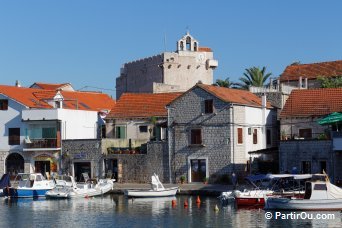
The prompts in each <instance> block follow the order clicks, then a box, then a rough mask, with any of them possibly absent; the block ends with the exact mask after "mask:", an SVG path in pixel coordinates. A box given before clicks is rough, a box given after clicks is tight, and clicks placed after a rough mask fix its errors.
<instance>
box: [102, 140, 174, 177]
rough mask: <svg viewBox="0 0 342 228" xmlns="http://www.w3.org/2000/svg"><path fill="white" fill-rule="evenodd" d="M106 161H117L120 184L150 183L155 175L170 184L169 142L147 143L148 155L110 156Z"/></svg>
mask: <svg viewBox="0 0 342 228" xmlns="http://www.w3.org/2000/svg"><path fill="white" fill-rule="evenodd" d="M105 159H106V160H112V159H117V162H118V182H120V183H150V182H151V176H152V175H153V174H154V173H155V174H157V175H158V176H159V179H160V181H161V182H163V183H168V182H169V174H168V173H169V169H168V167H169V165H168V164H169V160H168V146H167V142H149V143H147V153H146V154H108V155H107V156H106V158H105Z"/></svg>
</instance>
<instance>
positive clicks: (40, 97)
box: [0, 85, 115, 111]
mask: <svg viewBox="0 0 342 228" xmlns="http://www.w3.org/2000/svg"><path fill="white" fill-rule="evenodd" d="M0 94H4V95H5V96H8V97H10V98H11V99H13V100H15V101H17V102H19V103H21V104H23V105H25V106H27V107H29V108H52V106H51V105H49V104H48V102H47V101H48V100H51V99H52V98H53V97H54V96H55V95H56V91H55V90H45V89H44V90H42V89H34V88H26V87H15V86H6V85H0ZM61 94H62V96H63V98H64V104H66V105H65V106H64V108H66V109H80V110H92V111H102V110H111V109H112V108H113V106H114V105H115V101H114V100H113V99H112V98H110V97H109V96H108V95H107V94H102V93H95V92H78V91H61ZM73 104H75V105H73ZM82 104H84V105H82Z"/></svg>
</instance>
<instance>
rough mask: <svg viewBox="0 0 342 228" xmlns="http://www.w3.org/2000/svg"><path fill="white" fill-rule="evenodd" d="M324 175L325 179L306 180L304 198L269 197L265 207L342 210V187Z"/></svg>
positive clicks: (275, 208)
mask: <svg viewBox="0 0 342 228" xmlns="http://www.w3.org/2000/svg"><path fill="white" fill-rule="evenodd" d="M316 176H317V175H316ZM318 176H319V177H322V175H318ZM324 177H326V178H325V180H322V178H321V180H314V179H313V180H312V181H309V182H306V184H305V195H304V199H298V198H276V197H269V198H267V199H266V203H265V209H269V210H342V189H341V188H339V187H337V186H335V185H333V184H331V183H330V181H329V179H328V178H327V176H324Z"/></svg>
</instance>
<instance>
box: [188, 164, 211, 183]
mask: <svg viewBox="0 0 342 228" xmlns="http://www.w3.org/2000/svg"><path fill="white" fill-rule="evenodd" d="M190 169H191V182H203V181H204V178H205V177H206V176H207V162H206V159H191V160H190Z"/></svg>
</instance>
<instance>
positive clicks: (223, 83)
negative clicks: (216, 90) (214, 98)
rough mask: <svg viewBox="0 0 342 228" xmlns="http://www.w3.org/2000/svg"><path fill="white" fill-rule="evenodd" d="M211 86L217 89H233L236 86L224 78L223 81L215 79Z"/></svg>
mask: <svg viewBox="0 0 342 228" xmlns="http://www.w3.org/2000/svg"><path fill="white" fill-rule="evenodd" d="M213 85H214V86H219V87H226V88H234V86H236V83H235V82H232V81H230V79H229V78H226V79H225V80H221V79H217V80H216V82H215V83H214V84H213Z"/></svg>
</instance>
